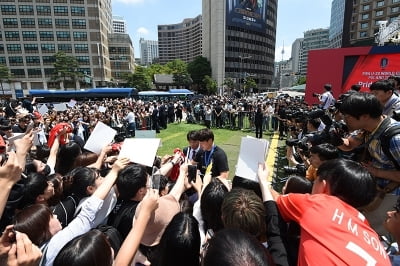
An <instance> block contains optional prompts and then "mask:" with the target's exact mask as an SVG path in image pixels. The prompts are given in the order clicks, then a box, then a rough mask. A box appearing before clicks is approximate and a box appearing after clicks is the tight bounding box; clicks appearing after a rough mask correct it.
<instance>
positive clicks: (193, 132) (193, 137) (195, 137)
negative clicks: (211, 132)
mask: <svg viewBox="0 0 400 266" xmlns="http://www.w3.org/2000/svg"><path fill="white" fill-rule="evenodd" d="M186 140H187V141H189V140H199V132H198V131H197V130H190V131H189V132H188V133H187V135H186Z"/></svg>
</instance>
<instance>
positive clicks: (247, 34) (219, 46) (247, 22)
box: [202, 0, 277, 94]
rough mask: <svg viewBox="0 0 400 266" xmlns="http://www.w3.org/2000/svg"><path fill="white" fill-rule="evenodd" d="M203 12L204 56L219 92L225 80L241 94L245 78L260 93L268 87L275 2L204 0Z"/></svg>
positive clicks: (272, 48) (272, 73) (272, 46)
mask: <svg viewBox="0 0 400 266" xmlns="http://www.w3.org/2000/svg"><path fill="white" fill-rule="evenodd" d="M202 10H203V56H205V57H206V58H207V59H208V60H209V61H210V63H211V68H212V77H213V78H214V79H215V80H216V81H217V83H218V87H219V89H220V90H219V92H220V93H221V94H222V93H225V92H224V91H223V89H222V88H223V84H224V80H225V78H232V79H234V80H235V81H236V89H238V90H241V91H243V88H244V86H243V85H244V84H243V82H244V79H245V78H246V77H251V78H253V79H254V80H255V81H256V83H257V88H258V89H259V90H265V89H267V88H270V87H271V84H272V80H273V77H274V59H275V37H276V16H277V13H276V11H277V1H276V0H269V1H267V0H262V1H239V0H220V1H216V0H203V7H202ZM250 91H251V90H250ZM247 92H249V91H247ZM227 93H231V92H227Z"/></svg>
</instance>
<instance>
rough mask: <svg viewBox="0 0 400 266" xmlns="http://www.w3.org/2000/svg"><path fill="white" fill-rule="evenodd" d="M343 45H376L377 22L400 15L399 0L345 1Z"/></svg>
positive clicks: (393, 18) (389, 21)
mask: <svg viewBox="0 0 400 266" xmlns="http://www.w3.org/2000/svg"><path fill="white" fill-rule="evenodd" d="M346 2H347V3H346V9H345V18H344V20H345V22H344V24H345V25H344V33H343V45H342V46H343V47H349V46H369V45H376V43H375V34H376V33H377V32H378V31H379V24H380V22H382V21H387V25H389V24H390V23H391V22H393V21H394V20H395V19H396V18H398V17H399V16H400V0H359V1H346Z"/></svg>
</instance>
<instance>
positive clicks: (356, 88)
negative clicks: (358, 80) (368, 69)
mask: <svg viewBox="0 0 400 266" xmlns="http://www.w3.org/2000/svg"><path fill="white" fill-rule="evenodd" d="M351 90H353V91H357V92H358V91H360V90H361V85H358V84H353V85H351Z"/></svg>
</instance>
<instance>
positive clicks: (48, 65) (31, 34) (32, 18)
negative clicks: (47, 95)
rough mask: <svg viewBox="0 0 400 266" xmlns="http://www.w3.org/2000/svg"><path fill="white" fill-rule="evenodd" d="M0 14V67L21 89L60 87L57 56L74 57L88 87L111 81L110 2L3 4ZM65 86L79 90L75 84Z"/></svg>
mask: <svg viewBox="0 0 400 266" xmlns="http://www.w3.org/2000/svg"><path fill="white" fill-rule="evenodd" d="M0 12H1V19H0V36H1V37H0V63H2V64H5V65H6V66H7V67H8V68H9V69H10V71H11V73H12V74H13V77H14V79H16V80H19V81H21V83H22V87H23V89H24V90H25V91H26V90H27V89H49V88H59V87H60V82H54V81H53V77H54V66H53V64H54V62H55V58H54V54H56V53H57V52H65V53H66V54H67V55H69V56H74V57H75V58H76V59H77V60H78V63H79V68H78V69H76V70H77V71H79V72H81V73H82V74H84V73H85V74H87V75H89V76H91V77H92V78H93V82H92V84H94V85H96V86H106V85H107V82H109V81H110V80H111V66H110V60H109V50H108V49H109V47H108V34H109V33H111V32H112V16H111V1H110V0H105V1H100V0H87V1H85V0H70V1H68V0H57V1H56V0H37V1H23V2H21V1H19V2H16V1H15V0H2V1H1V5H0ZM64 86H65V87H68V88H73V89H76V88H78V89H79V87H80V81H76V82H74V81H70V82H67V83H65V84H64Z"/></svg>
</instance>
